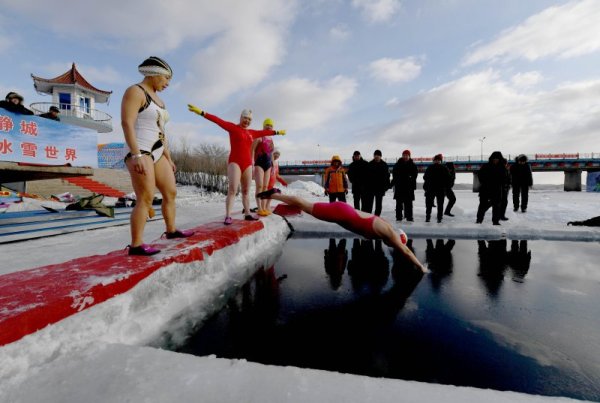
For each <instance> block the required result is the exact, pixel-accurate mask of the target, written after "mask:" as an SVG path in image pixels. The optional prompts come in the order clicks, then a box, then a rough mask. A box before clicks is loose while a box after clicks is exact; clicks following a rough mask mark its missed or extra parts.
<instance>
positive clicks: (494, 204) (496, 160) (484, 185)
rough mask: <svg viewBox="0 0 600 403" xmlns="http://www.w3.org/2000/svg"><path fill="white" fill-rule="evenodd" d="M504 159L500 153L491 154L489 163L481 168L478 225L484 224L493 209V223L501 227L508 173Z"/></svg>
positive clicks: (479, 175)
mask: <svg viewBox="0 0 600 403" xmlns="http://www.w3.org/2000/svg"><path fill="white" fill-rule="evenodd" d="M503 160H504V157H503V156H502V153H501V152H500V151H494V152H493V153H492V154H490V157H489V158H488V162H486V163H485V164H483V165H482V166H481V169H480V170H479V172H477V177H478V178H479V185H480V186H479V207H478V208H477V221H476V222H477V224H481V223H482V222H483V218H484V216H485V212H486V211H487V210H488V209H489V208H490V207H491V208H492V223H493V224H494V225H500V219H501V218H502V198H503V192H504V186H505V184H506V183H507V180H508V173H507V170H506V167H505V166H504V164H503Z"/></svg>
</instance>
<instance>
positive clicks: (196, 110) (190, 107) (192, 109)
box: [188, 104, 204, 116]
mask: <svg viewBox="0 0 600 403" xmlns="http://www.w3.org/2000/svg"><path fill="white" fill-rule="evenodd" d="M188 111H190V112H194V113H195V114H197V115H200V116H204V111H203V110H202V109H200V108H198V107H197V106H194V105H192V104H188Z"/></svg>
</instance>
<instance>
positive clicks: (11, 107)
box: [0, 91, 33, 115]
mask: <svg viewBox="0 0 600 403" xmlns="http://www.w3.org/2000/svg"><path fill="white" fill-rule="evenodd" d="M23 101H24V98H23V96H22V95H20V94H17V93H16V92H13V91H11V92H9V93H8V94H6V97H5V98H4V101H0V108H4V109H6V110H7V111H10V112H12V113H17V114H19V115H33V112H32V111H30V110H29V109H27V108H26V107H25V106H24V105H23Z"/></svg>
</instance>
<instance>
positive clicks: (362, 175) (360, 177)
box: [348, 151, 369, 211]
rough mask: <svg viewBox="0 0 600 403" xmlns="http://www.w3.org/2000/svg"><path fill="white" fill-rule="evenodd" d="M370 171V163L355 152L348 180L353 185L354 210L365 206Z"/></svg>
mask: <svg viewBox="0 0 600 403" xmlns="http://www.w3.org/2000/svg"><path fill="white" fill-rule="evenodd" d="M368 169H369V163H368V162H367V161H365V160H364V159H363V158H362V157H361V155H360V151H354V154H353V155H352V162H351V163H350V165H349V166H348V179H349V180H350V183H352V196H353V198H354V208H355V209H357V210H360V209H361V207H363V208H364V205H365V197H366V194H365V192H366V187H367V174H368V172H367V171H368ZM363 211H364V210H363Z"/></svg>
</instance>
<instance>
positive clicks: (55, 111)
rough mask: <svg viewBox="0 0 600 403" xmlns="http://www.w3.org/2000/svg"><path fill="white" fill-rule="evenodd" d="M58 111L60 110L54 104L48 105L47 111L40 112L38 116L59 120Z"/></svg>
mask: <svg viewBox="0 0 600 403" xmlns="http://www.w3.org/2000/svg"><path fill="white" fill-rule="evenodd" d="M59 113H60V110H59V109H58V108H57V107H56V106H54V105H53V106H51V107H50V109H49V110H48V112H46V113H42V114H41V115H40V117H41V118H46V119H51V120H56V121H57V122H60V117H59V116H58V115H59Z"/></svg>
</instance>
